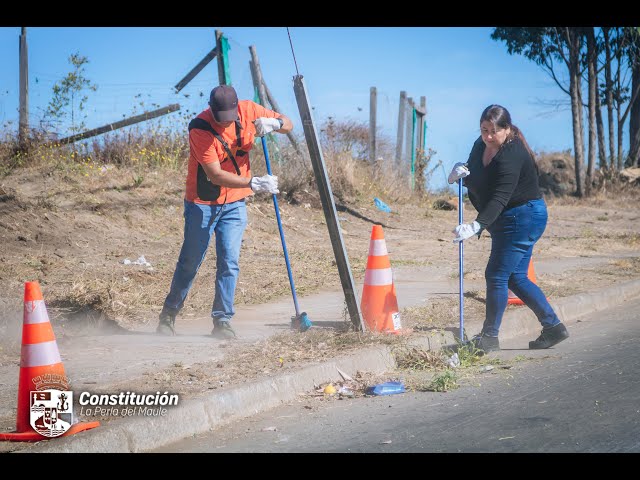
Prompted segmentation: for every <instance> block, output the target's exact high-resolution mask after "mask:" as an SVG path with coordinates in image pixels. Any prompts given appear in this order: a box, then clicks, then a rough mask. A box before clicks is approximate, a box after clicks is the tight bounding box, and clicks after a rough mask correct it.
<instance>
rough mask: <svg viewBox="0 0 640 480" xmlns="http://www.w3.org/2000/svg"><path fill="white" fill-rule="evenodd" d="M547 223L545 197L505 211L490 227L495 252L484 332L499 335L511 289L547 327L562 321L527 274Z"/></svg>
mask: <svg viewBox="0 0 640 480" xmlns="http://www.w3.org/2000/svg"><path fill="white" fill-rule="evenodd" d="M546 226H547V205H546V204H545V202H544V200H543V199H538V200H531V201H529V202H527V203H525V204H524V205H520V206H518V207H514V208H510V209H508V210H505V211H503V212H502V213H501V214H500V216H499V217H498V219H497V220H496V221H495V222H494V223H493V224H491V226H489V227H487V230H488V231H489V233H490V234H491V255H490V256H489V263H488V264H487V268H486V270H485V279H486V281H487V308H486V316H485V320H484V325H483V326H482V333H483V334H484V335H489V336H491V337H497V336H498V331H499V330H500V324H501V323H502V317H503V315H504V311H505V310H506V308H507V300H508V296H509V289H511V291H512V292H513V293H515V294H516V295H517V296H518V298H520V300H522V301H523V302H524V304H525V305H526V306H527V307H529V308H530V309H531V310H533V312H534V313H535V314H536V316H537V317H538V320H539V321H540V323H541V324H542V327H543V328H545V329H546V328H550V327H553V326H555V325H557V324H559V323H560V319H559V318H558V316H557V315H556V313H555V312H554V311H553V308H552V307H551V305H549V302H548V301H547V298H546V296H545V295H544V293H542V290H540V288H539V287H538V286H537V285H536V284H535V283H533V282H532V281H531V280H529V277H528V276H527V272H528V269H529V261H530V260H531V254H532V252H533V246H534V245H535V244H536V242H537V241H538V240H539V239H540V237H541V236H542V233H543V232H544V230H545V228H546Z"/></svg>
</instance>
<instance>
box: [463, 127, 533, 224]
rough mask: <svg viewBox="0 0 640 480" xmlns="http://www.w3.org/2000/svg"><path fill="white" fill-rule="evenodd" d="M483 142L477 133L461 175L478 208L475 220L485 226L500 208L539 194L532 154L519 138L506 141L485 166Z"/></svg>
mask: <svg viewBox="0 0 640 480" xmlns="http://www.w3.org/2000/svg"><path fill="white" fill-rule="evenodd" d="M485 148H486V145H485V144H484V142H483V141H482V137H479V138H478V139H477V140H476V141H475V143H474V144H473V147H472V149H471V153H470V154H469V160H468V161H467V167H468V168H469V172H470V174H469V175H468V176H467V177H465V178H464V186H465V187H467V190H468V193H469V200H471V204H472V205H473V206H474V207H475V209H476V210H477V211H478V217H477V218H476V221H477V222H478V223H479V224H480V226H481V227H482V228H483V229H484V228H486V227H487V226H489V225H491V224H492V223H493V222H495V220H496V219H497V218H498V216H499V215H500V214H501V213H502V211H503V210H506V209H509V208H513V207H517V206H519V205H523V204H524V203H526V202H528V201H529V200H535V199H538V198H541V197H542V195H541V193H540V187H539V185H538V169H537V167H536V164H535V162H534V160H533V158H532V157H531V154H530V153H529V151H528V150H527V148H526V147H525V146H524V143H522V140H520V139H519V138H517V137H516V138H514V139H513V140H511V141H509V142H506V143H504V144H503V145H502V147H501V148H500V150H498V153H496V155H495V156H494V157H493V159H492V160H491V162H490V163H489V165H487V166H486V167H485V166H484V165H483V164H482V154H483V153H484V150H485Z"/></svg>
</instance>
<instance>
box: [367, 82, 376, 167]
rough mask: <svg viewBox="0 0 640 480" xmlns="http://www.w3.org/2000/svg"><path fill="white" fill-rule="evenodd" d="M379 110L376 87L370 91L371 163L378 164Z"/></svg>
mask: <svg viewBox="0 0 640 480" xmlns="http://www.w3.org/2000/svg"><path fill="white" fill-rule="evenodd" d="M377 108H378V92H377V90H376V87H371V89H370V91H369V162H370V163H371V164H372V165H373V164H374V163H375V162H376V115H377Z"/></svg>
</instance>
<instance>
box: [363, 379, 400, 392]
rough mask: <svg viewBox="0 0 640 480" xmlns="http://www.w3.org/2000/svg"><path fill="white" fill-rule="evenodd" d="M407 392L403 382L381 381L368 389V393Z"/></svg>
mask: <svg viewBox="0 0 640 480" xmlns="http://www.w3.org/2000/svg"><path fill="white" fill-rule="evenodd" d="M404 392H406V390H405V388H404V384H403V383H402V382H385V383H379V384H378V385H374V386H372V387H368V388H367V390H366V393H367V395H395V394H396V393H404Z"/></svg>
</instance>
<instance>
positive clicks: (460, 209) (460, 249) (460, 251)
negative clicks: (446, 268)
mask: <svg viewBox="0 0 640 480" xmlns="http://www.w3.org/2000/svg"><path fill="white" fill-rule="evenodd" d="M462 201H463V200H462V178H460V179H458V225H462V223H463V217H464V210H463V208H464V204H463V203H462ZM463 260H464V241H462V242H458V264H459V266H460V269H459V273H460V342H464V341H465V334H464V279H463V276H464V268H463V266H464V263H463Z"/></svg>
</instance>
